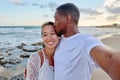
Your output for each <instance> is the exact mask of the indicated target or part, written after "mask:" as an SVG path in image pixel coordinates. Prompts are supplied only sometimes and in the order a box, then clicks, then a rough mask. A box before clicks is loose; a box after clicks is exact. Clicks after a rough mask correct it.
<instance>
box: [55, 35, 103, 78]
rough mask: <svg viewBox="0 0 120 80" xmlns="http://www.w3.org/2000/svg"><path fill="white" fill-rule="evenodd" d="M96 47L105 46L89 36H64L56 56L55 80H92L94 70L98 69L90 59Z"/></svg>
mask: <svg viewBox="0 0 120 80" xmlns="http://www.w3.org/2000/svg"><path fill="white" fill-rule="evenodd" d="M95 46H103V44H102V42H101V41H100V40H98V39H96V38H95V37H93V36H91V35H89V34H81V33H77V34H75V35H73V36H71V37H68V38H65V37H64V36H62V38H61V41H60V43H59V45H58V47H57V48H56V51H55V56H54V60H55V74H54V80H90V78H91V73H92V71H93V69H94V68H96V67H98V66H97V64H95V63H94V61H93V60H92V58H91V57H90V51H91V49H92V48H93V47H95Z"/></svg>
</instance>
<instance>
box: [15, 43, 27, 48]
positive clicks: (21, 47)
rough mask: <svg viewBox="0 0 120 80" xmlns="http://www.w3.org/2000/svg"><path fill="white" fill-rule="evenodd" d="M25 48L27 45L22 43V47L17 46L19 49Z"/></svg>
mask: <svg viewBox="0 0 120 80" xmlns="http://www.w3.org/2000/svg"><path fill="white" fill-rule="evenodd" d="M23 46H26V44H25V43H21V45H19V46H17V48H19V49H22V48H23Z"/></svg>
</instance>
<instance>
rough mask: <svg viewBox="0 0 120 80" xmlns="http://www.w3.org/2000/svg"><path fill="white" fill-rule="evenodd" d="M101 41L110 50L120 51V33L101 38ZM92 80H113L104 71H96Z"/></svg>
mask: <svg viewBox="0 0 120 80" xmlns="http://www.w3.org/2000/svg"><path fill="white" fill-rule="evenodd" d="M100 39H101V41H102V42H103V43H104V44H105V45H106V46H107V47H108V48H110V49H112V50H114V51H120V33H118V34H109V35H105V36H102V37H100ZM91 80H112V79H111V78H110V77H109V76H108V75H107V74H106V73H105V72H104V71H103V70H102V69H99V70H95V71H94V72H93V74H92V78H91Z"/></svg>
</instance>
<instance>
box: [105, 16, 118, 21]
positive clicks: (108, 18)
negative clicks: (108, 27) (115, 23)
mask: <svg viewBox="0 0 120 80" xmlns="http://www.w3.org/2000/svg"><path fill="white" fill-rule="evenodd" d="M106 19H107V20H118V19H120V15H112V16H108V17H107V18H106Z"/></svg>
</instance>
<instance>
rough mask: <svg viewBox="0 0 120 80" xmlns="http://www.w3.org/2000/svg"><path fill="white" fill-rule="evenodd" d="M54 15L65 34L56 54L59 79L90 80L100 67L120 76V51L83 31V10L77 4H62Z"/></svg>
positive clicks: (57, 27)
mask: <svg viewBox="0 0 120 80" xmlns="http://www.w3.org/2000/svg"><path fill="white" fill-rule="evenodd" d="M54 18H55V24H54V25H55V30H56V32H57V34H58V35H62V37H61V41H60V43H59V45H58V47H57V48H56V51H55V56H54V60H55V75H54V76H55V80H90V78H91V73H92V71H93V69H94V68H97V67H101V68H102V69H103V70H104V71H105V72H106V73H108V75H109V76H110V77H111V78H112V79H113V80H120V59H119V57H120V53H115V52H112V51H110V50H108V49H107V48H106V47H105V46H104V45H103V43H102V42H101V41H100V40H98V39H96V38H95V37H93V36H91V35H89V34H81V33H79V31H78V28H77V25H78V20H79V10H78V8H77V7H76V6H75V5H74V4H72V3H66V4H63V5H61V6H59V7H58V8H57V9H56V12H55V17H54Z"/></svg>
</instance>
